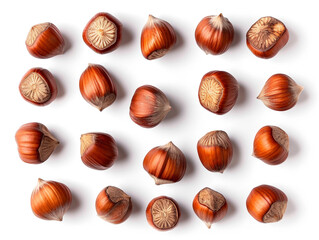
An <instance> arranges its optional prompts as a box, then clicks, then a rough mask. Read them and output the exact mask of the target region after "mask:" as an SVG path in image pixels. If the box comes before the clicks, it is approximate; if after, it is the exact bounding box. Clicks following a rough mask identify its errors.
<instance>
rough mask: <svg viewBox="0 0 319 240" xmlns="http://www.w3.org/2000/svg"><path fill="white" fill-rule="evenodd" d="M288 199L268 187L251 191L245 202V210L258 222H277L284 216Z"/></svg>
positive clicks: (262, 186) (277, 190) (280, 192)
mask: <svg viewBox="0 0 319 240" xmlns="http://www.w3.org/2000/svg"><path fill="white" fill-rule="evenodd" d="M287 202H288V198H287V196H286V194H285V193H284V192H282V191H281V190H279V189H278V188H275V187H272V186H269V185H260V186H258V187H255V188H254V189H253V190H251V192H250V194H249V196H248V197H247V200H246V206H247V210H248V212H249V213H250V215H251V216H252V217H253V218H255V219H256V220H257V221H259V222H263V223H272V222H278V221H279V220H281V219H282V217H283V216H284V213H285V211H286V208H287Z"/></svg>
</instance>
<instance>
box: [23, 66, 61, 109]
mask: <svg viewBox="0 0 319 240" xmlns="http://www.w3.org/2000/svg"><path fill="white" fill-rule="evenodd" d="M19 90H20V94H21V96H22V97H23V98H24V99H25V100H26V101H28V102H30V103H32V104H34V105H38V106H45V105H48V104H49V103H51V102H52V101H53V100H54V99H55V98H56V96H57V94H58V89H57V85H56V82H55V79H54V77H53V75H52V74H51V73H50V72H49V71H48V70H46V69H43V68H32V69H30V70H29V71H28V72H27V73H26V74H25V75H24V76H23V78H22V80H21V82H20V85H19Z"/></svg>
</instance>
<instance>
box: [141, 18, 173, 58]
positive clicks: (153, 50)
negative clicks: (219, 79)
mask: <svg viewBox="0 0 319 240" xmlns="http://www.w3.org/2000/svg"><path fill="white" fill-rule="evenodd" d="M175 43H176V34H175V31H174V29H173V27H172V26H171V25H170V24H169V23H168V22H166V21H164V20H162V19H159V18H156V17H153V16H152V15H149V17H148V20H147V23H146V24H145V26H144V28H143V30H142V34H141V50H142V54H143V56H144V57H145V58H146V59H148V60H153V59H157V58H160V57H163V56H164V55H165V54H166V53H167V52H168V51H169V50H170V49H171V48H172V47H173V46H174V45H175Z"/></svg>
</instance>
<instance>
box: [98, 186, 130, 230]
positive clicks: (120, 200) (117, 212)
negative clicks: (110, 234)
mask: <svg viewBox="0 0 319 240" xmlns="http://www.w3.org/2000/svg"><path fill="white" fill-rule="evenodd" d="M95 208H96V212H97V215H98V216H99V217H101V218H102V219H104V220H105V221H107V222H110V223H114V224H119V223H122V222H124V221H125V220H126V219H127V218H128V217H129V216H130V214H131V212H132V201H131V197H130V196H129V195H127V194H126V193H125V192H123V191H122V190H121V189H119V188H117V187H113V186H108V187H106V188H104V189H103V190H102V191H101V192H100V193H99V195H98V196H97V198H96V201H95Z"/></svg>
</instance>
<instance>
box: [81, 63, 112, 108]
mask: <svg viewBox="0 0 319 240" xmlns="http://www.w3.org/2000/svg"><path fill="white" fill-rule="evenodd" d="M79 86H80V92H81V94H82V97H83V98H84V99H85V101H87V102H88V103H90V104H91V105H92V106H94V107H96V108H97V109H98V110H100V111H103V109H105V108H107V107H108V106H110V105H111V104H112V103H113V102H114V101H115V99H116V95H117V90H116V86H115V84H114V83H113V81H112V79H111V77H110V75H109V73H108V72H107V70H106V69H105V68H104V67H103V66H101V65H98V64H89V66H88V67H87V68H86V69H85V71H84V72H83V73H82V75H81V77H80V82H79Z"/></svg>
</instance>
